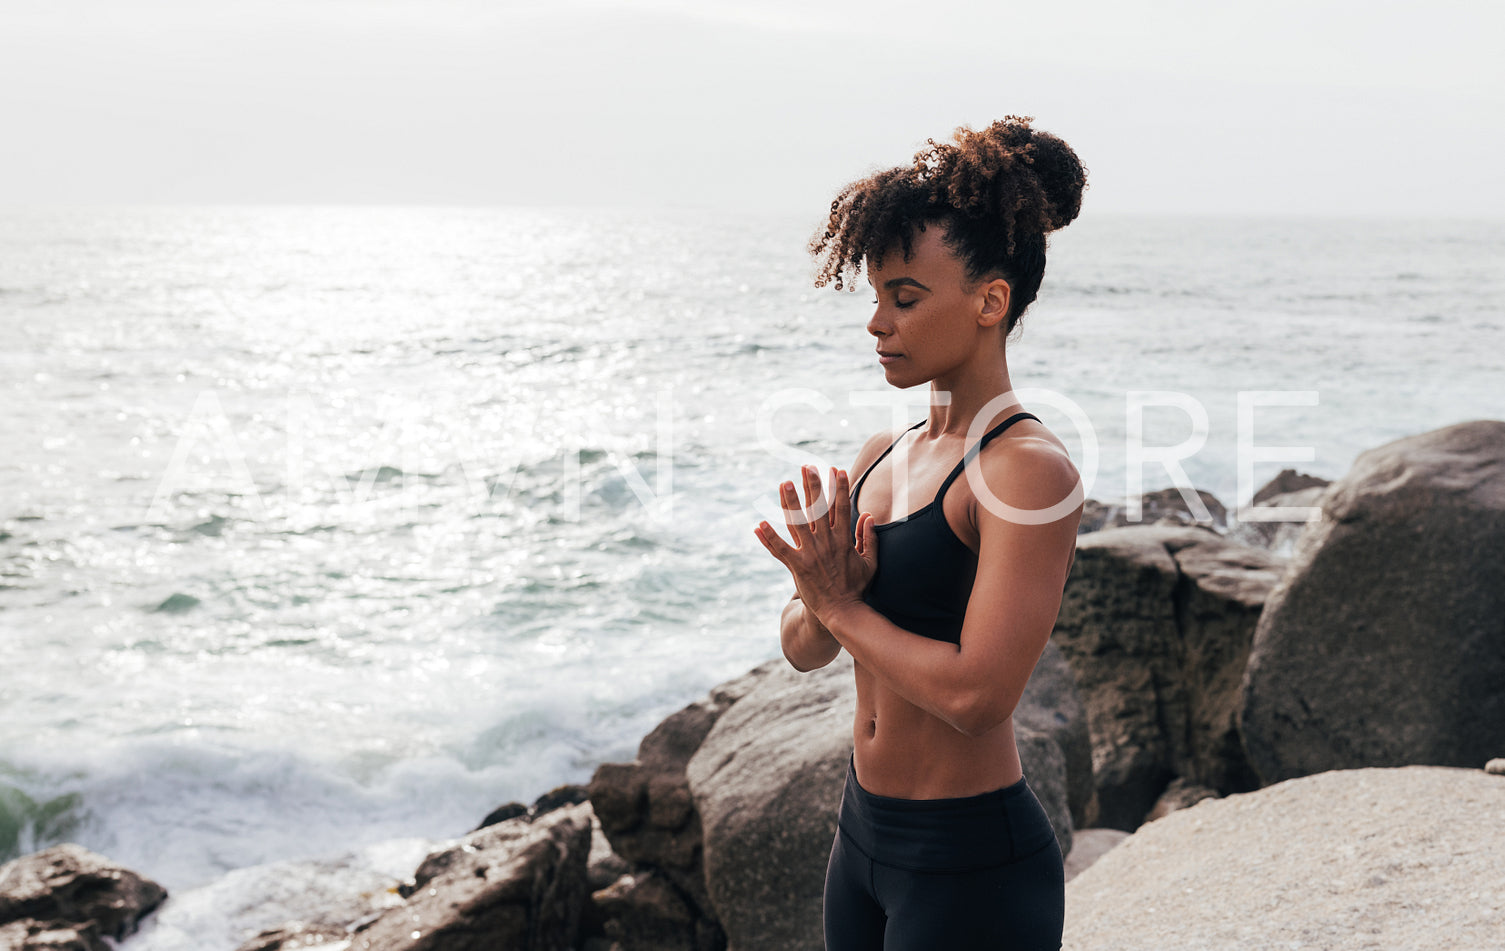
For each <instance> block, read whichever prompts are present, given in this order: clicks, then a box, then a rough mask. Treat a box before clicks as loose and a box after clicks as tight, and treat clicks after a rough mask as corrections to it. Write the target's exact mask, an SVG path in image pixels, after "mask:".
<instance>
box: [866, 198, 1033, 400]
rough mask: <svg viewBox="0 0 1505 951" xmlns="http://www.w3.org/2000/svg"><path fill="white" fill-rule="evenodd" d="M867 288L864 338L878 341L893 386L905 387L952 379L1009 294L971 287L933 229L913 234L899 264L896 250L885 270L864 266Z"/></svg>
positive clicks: (899, 253) (992, 284)
mask: <svg viewBox="0 0 1505 951" xmlns="http://www.w3.org/2000/svg"><path fill="white" fill-rule="evenodd" d="M868 283H870V284H872V286H873V290H874V291H875V293H876V295H877V297H876V300H875V301H874V303H876V304H877V308H876V309H875V310H874V311H873V316H872V319H870V320H869V321H868V322H867V330H868V333H870V334H872V335H873V336H874V337H877V338H878V345H877V350H878V354H879V362H881V363H882V364H883V371H884V375H885V376H886V377H887V379H888V382H889V383H891V384H893V385H894V386H897V387H900V388H901V389H902V388H905V387H910V386H915V385H916V384H919V383H926V382H929V381H930V380H933V379H935V378H937V377H945V376H949V375H950V374H951V372H952V371H954V370H955V369H957V368H958V367H960V366H961V365H962V364H963V363H965V362H967V360H968V359H972V358H975V357H976V356H977V353H978V347H979V345H980V344H981V343H982V342H983V341H982V340H981V339H980V338H981V337H982V336H990V335H987V334H986V333H985V329H986V328H987V327H989V326H992V325H994V324H996V323H997V322H998V318H997V317H996V316H990V308H996V307H997V306H998V301H997V300H996V299H994V300H991V301H990V299H989V298H990V290H989V289H990V288H993V290H992V291H991V295H992V297H994V298H996V297H998V296H999V294H1000V293H1001V294H1002V299H1003V300H1002V307H1003V308H1004V309H1007V306H1008V299H1007V292H1006V290H1005V291H1003V292H1000V291H998V289H997V288H996V287H995V285H1002V286H1003V287H1004V288H1007V284H1004V283H1003V282H1002V281H993V282H990V281H983V282H981V283H980V284H978V285H976V286H970V285H969V282H968V281H967V275H966V267H965V266H964V265H963V263H962V261H961V259H960V258H959V257H957V255H956V252H954V251H952V250H951V249H950V248H949V247H947V245H946V242H945V230H944V226H943V225H940V224H937V223H931V224H930V225H929V226H928V227H927V228H926V229H925V230H924V231H920V232H917V233H916V234H915V241H914V248H913V253H912V254H911V255H910V258H909V260H907V261H906V260H904V254H903V250H902V249H901V248H899V247H895V248H893V249H892V250H891V251H889V252H888V253H886V254H885V255H884V257H883V266H882V267H878V268H872V267H870V268H868Z"/></svg>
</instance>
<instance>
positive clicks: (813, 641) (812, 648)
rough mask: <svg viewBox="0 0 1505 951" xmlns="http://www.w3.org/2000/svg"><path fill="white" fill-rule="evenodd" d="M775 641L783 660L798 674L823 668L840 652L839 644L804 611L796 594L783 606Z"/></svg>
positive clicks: (812, 614) (803, 604)
mask: <svg viewBox="0 0 1505 951" xmlns="http://www.w3.org/2000/svg"><path fill="white" fill-rule="evenodd" d="M779 640H780V642H782V644H783V647H784V659H785V660H787V661H789V664H790V666H792V667H793V668H794V669H795V670H799V671H807V670H815V669H816V668H817V667H824V666H826V665H827V664H829V663H830V662H831V661H833V660H835V659H836V655H837V654H838V653H840V652H841V644H840V643H839V642H838V641H837V640H836V638H835V637H833V636H831V632H830V631H828V630H826V626H825V625H824V624H822V623H820V621H819V620H818V619H817V618H816V617H815V614H814V613H813V612H811V611H809V610H806V608H805V602H803V601H801V600H800V599H799V596H798V595H796V596H795V597H794V598H792V599H791V600H790V602H789V603H788V604H786V605H785V606H784V613H783V616H782V617H781V618H780V620H779Z"/></svg>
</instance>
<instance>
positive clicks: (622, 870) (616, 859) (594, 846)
mask: <svg viewBox="0 0 1505 951" xmlns="http://www.w3.org/2000/svg"><path fill="white" fill-rule="evenodd" d="M629 871H631V866H630V865H629V864H628V862H627V860H626V859H624V858H622V856H620V855H618V854H617V853H615V852H613V851H612V850H611V843H610V842H609V841H607V838H606V833H605V832H603V831H602V829H601V820H600V818H599V817H597V816H596V815H595V813H594V812H592V813H591V850H590V855H589V857H587V859H586V862H585V879H586V884H587V885H588V886H589V887H590V890H591V891H592V892H597V891H600V890H601V889H603V888H605V887H606V886H608V885H610V884H611V883H612V882H615V881H616V880H617V879H619V878H621V877H622V876H623V875H626V874H627V873H628V872H629Z"/></svg>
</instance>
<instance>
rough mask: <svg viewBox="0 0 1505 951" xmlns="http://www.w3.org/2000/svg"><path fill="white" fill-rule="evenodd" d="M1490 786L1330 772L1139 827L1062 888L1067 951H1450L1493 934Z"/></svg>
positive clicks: (1480, 777)
mask: <svg viewBox="0 0 1505 951" xmlns="http://www.w3.org/2000/svg"><path fill="white" fill-rule="evenodd" d="M1502 881H1505V783H1501V782H1500V781H1499V780H1497V779H1494V778H1493V777H1490V776H1486V775H1484V774H1483V773H1482V772H1480V771H1479V770H1477V769H1469V770H1463V769H1449V768H1441V767H1425V766H1410V767H1404V768H1399V769H1359V770H1341V771H1335V772H1328V773H1321V774H1317V775H1312V776H1307V777H1304V778H1301V779H1294V780H1289V781H1287V782H1282V783H1279V784H1277V785H1274V786H1270V787H1267V788H1265V789H1261V790H1258V791H1256V792H1250V793H1244V794H1239V795H1233V796H1229V797H1227V798H1226V799H1214V800H1207V801H1205V802H1201V803H1198V804H1197V805H1195V806H1193V807H1191V808H1190V809H1183V810H1181V811H1179V812H1175V813H1173V814H1171V815H1169V816H1167V817H1166V818H1164V819H1161V820H1160V821H1158V822H1153V823H1149V824H1147V825H1145V826H1144V827H1143V828H1141V829H1140V830H1139V831H1138V832H1136V833H1135V834H1134V835H1132V836H1130V837H1129V838H1128V839H1126V840H1125V841H1124V842H1123V843H1122V844H1120V845H1118V846H1117V847H1115V848H1114V849H1113V850H1112V851H1111V852H1109V853H1108V854H1107V855H1104V856H1103V857H1102V858H1101V859H1100V860H1098V861H1097V862H1096V863H1095V864H1093V865H1092V867H1091V868H1089V869H1087V870H1086V871H1085V872H1082V873H1081V874H1080V875H1078V876H1077V877H1076V878H1074V879H1072V880H1071V882H1070V883H1068V884H1067V886H1066V930H1065V935H1064V942H1063V947H1065V948H1069V949H1072V951H1206V949H1208V948H1238V949H1240V951H1275V949H1280V951H1286V949H1290V948H1310V949H1320V948H1326V949H1355V951H1358V949H1369V948H1375V949H1378V948H1405V949H1407V951H1443V949H1447V951H1453V949H1457V948H1495V947H1499V946H1500V938H1501V936H1502V935H1505V892H1502V891H1501V889H1500V888H1499V883H1500V882H1502Z"/></svg>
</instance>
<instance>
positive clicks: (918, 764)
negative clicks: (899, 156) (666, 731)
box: [755, 116, 1086, 951]
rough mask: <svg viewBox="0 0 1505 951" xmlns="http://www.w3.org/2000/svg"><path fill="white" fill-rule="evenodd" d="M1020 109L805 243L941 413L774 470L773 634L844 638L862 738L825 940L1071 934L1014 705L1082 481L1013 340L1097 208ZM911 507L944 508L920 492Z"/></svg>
mask: <svg viewBox="0 0 1505 951" xmlns="http://www.w3.org/2000/svg"><path fill="white" fill-rule="evenodd" d="M1030 121H1031V119H1030V118H1028V117H1016V116H1008V117H1007V118H1005V119H1003V120H1001V121H999V122H995V123H993V124H992V125H991V126H989V127H988V128H986V129H983V130H981V131H972V130H970V129H967V128H962V129H959V130H957V132H956V135H955V136H954V138H953V141H951V142H948V143H942V144H938V143H936V142H935V141H934V140H930V142H929V143H928V147H927V148H925V149H923V150H921V151H920V152H919V153H918V154H917V155H916V156H915V161H914V164H913V165H912V166H908V167H899V168H893V169H890V170H888V171H884V172H879V173H877V174H875V175H872V176H871V177H869V178H866V179H863V180H861V181H858V182H855V183H853V184H851V185H849V186H847V188H846V189H844V190H843V191H842V192H841V193H840V195H839V196H838V197H837V199H836V200H835V201H834V202H833V203H832V205H831V213H830V218H829V221H828V223H827V226H826V227H825V228H824V229H823V230H822V231H820V232H818V233H817V235H816V237H815V238H814V239H813V240H812V241H811V246H810V249H811V252H812V253H813V254H814V255H815V256H816V258H817V260H818V261H819V262H820V265H821V266H820V270H819V273H818V275H817V278H816V285H817V286H821V285H824V284H825V283H827V282H828V281H830V280H832V279H833V278H834V280H835V283H836V287H837V288H838V289H840V288H841V287H842V285H843V280H844V274H845V275H847V276H850V275H852V274H854V273H855V272H857V271H858V270H863V269H865V270H866V272H867V278H868V282H869V283H870V284H871V285H872V286H873V288H874V290H875V291H876V294H877V299H876V300H875V302H874V303H876V304H877V309H876V310H875V311H874V312H873V316H872V319H871V320H869V321H868V324H867V330H868V332H869V333H871V334H872V335H873V336H874V337H876V338H877V351H878V359H879V362H880V363H881V364H882V366H883V372H884V375H885V377H886V379H887V380H888V382H889V383H890V384H892V385H894V386H897V387H900V388H906V387H911V386H916V385H918V384H921V383H929V384H930V390H931V401H930V410H929V414H928V416H927V418H925V419H924V420H921V421H920V422H919V423H917V424H915V425H914V426H912V427H910V428H909V429H908V430H905V431H902V432H898V433H879V434H877V435H875V436H874V437H873V438H871V439H869V440H868V441H867V443H866V444H865V445H863V447H862V449H861V450H860V451H859V452H858V453H857V458H856V460H855V461H854V463H853V471H857V472H861V473H862V476H861V477H860V478H859V479H858V480H857V482H856V484H855V485H852V484H851V483H850V480H849V478H848V475H847V473H846V472H845V471H843V470H840V469H834V468H833V469H832V470H831V473H830V476H831V478H830V493H831V499H830V502H829V504H828V503H827V500H826V498H825V496H824V493H823V490H822V486H821V480H820V476H819V475H818V474H817V473H816V471H815V470H814V468H813V467H808V466H807V467H806V468H805V470H804V471H803V472H802V481H803V489H804V504H803V505H801V502H800V498H799V496H798V494H797V492H796V488H795V486H794V484H793V483H792V482H785V483H784V484H783V485H781V486H780V495H781V501H782V505H783V508H784V510H785V513H786V519H787V522H788V528H789V531H790V534H791V536H792V538H793V541H794V544H793V545H790V544H789V543H786V542H785V541H784V540H783V539H782V538H781V537H780V536H779V535H778V533H777V532H775V531H774V530H773V529H772V528H771V527H770V526H769V524H768V523H767V522H761V523H759V525H758V527H757V529H756V530H755V531H756V534H757V537H758V539H759V541H760V542H762V544H763V545H764V547H765V548H767V549H768V551H769V553H770V554H772V555H773V556H774V557H775V558H777V559H778V560H779V561H780V562H782V563H783V564H784V565H785V566H786V567H787V568H788V569H789V571H790V573H791V574H792V575H793V576H794V583H795V594H794V597H793V598H792V599H791V600H790V602H789V604H788V605H787V606H786V607H785V609H784V613H783V619H782V622H781V631H780V636H781V639H782V642H783V648H784V656H785V657H786V658H787V659H788V660H789V662H790V664H792V665H793V666H794V667H795V668H796V669H797V670H801V671H807V670H811V669H814V668H817V667H822V666H824V665H826V664H828V663H830V662H831V661H832V660H833V659H834V658H835V657H836V655H837V653H838V652H839V651H840V650H841V649H842V648H845V649H846V651H847V652H848V653H849V654H850V655H851V656H852V659H853V661H854V667H855V670H856V677H857V716H856V722H855V724H854V726H853V743H854V748H853V753H852V760H851V763H850V765H849V767H848V772H847V781H846V787H845V789H844V791H843V793H842V801H841V808H840V812H839V814H838V831H837V834H836V838H835V841H834V842H833V843H832V847H831V855H830V861H829V864H828V866H827V869H826V885H825V897H824V909H825V912H824V914H825V939H826V947H827V948H828V949H829V951H859V949H861V951H869V949H871V951H879V949H882V951H907V949H935V948H944V949H948V951H957V949H970V948H978V949H982V948H986V949H990V951H997V949H1036V948H1052V949H1055V948H1059V947H1060V942H1061V924H1062V911H1063V902H1064V891H1063V889H1064V876H1063V873H1062V864H1061V860H1062V856H1061V852H1060V848H1059V846H1058V845H1057V843H1056V838H1055V834H1054V832H1053V831H1052V829H1051V826H1050V821H1049V819H1048V818H1047V816H1046V814H1045V811H1044V810H1043V809H1042V808H1041V807H1040V803H1039V801H1038V800H1037V799H1036V798H1035V795H1034V793H1033V792H1032V791H1031V790H1030V788H1029V786H1028V784H1027V782H1026V780H1025V778H1024V772H1023V768H1022V766H1021V764H1020V761H1019V751H1018V749H1017V747H1016V745H1015V741H1014V729H1013V720H1012V716H1013V711H1014V707H1015V705H1016V704H1017V703H1018V702H1019V697H1020V695H1021V694H1022V692H1023V691H1024V686H1025V683H1026V682H1027V681H1028V680H1029V676H1030V673H1031V671H1033V669H1034V666H1035V663H1036V662H1037V661H1038V660H1039V657H1040V654H1041V652H1042V651H1043V650H1044V649H1045V644H1046V642H1047V641H1048V639H1049V637H1050V632H1051V628H1052V627H1053V626H1054V624H1055V620H1056V613H1057V611H1058V610H1059V609H1060V604H1061V589H1062V587H1063V586H1064V584H1065V582H1066V576H1067V574H1068V572H1069V571H1070V569H1071V562H1072V558H1073V556H1074V554H1075V550H1076V528H1077V522H1078V520H1079V519H1080V517H1081V512H1082V498H1083V495H1082V489H1081V483H1080V479H1079V477H1078V475H1077V472H1076V469H1075V467H1073V465H1072V463H1071V460H1070V458H1069V457H1068V456H1067V453H1066V450H1065V448H1064V447H1063V446H1062V445H1061V442H1060V441H1059V440H1058V439H1056V437H1055V436H1054V435H1052V434H1051V432H1050V431H1049V430H1048V429H1046V427H1045V426H1044V425H1043V424H1042V423H1041V422H1040V421H1039V419H1038V418H1036V417H1035V416H1033V415H1031V414H1029V413H1027V412H1020V409H1021V407H1020V406H1019V403H1018V401H1017V400H1015V399H1014V397H1013V384H1012V383H1011V382H1010V379H1009V370H1008V361H1007V351H1006V347H1005V341H1006V339H1007V338H1008V336H1009V334H1010V332H1011V331H1013V330H1014V328H1015V327H1017V326H1018V324H1019V318H1020V316H1021V315H1022V314H1023V312H1024V310H1025V308H1026V307H1028V306H1029V304H1030V302H1031V301H1033V300H1034V298H1035V294H1036V292H1037V290H1038V289H1039V286H1040V280H1041V276H1042V275H1043V274H1044V270H1045V247H1046V238H1045V235H1046V233H1048V232H1050V231H1053V230H1055V229H1057V228H1061V227H1064V226H1065V225H1066V224H1068V223H1069V222H1070V221H1071V220H1072V219H1074V218H1075V217H1076V215H1077V212H1078V211H1079V210H1080V207H1081V198H1082V189H1083V188H1084V187H1085V185H1086V173H1085V170H1084V169H1083V168H1082V165H1081V163H1080V162H1079V161H1078V159H1077V157H1076V154H1075V153H1074V152H1073V151H1072V150H1071V148H1070V147H1069V146H1068V145H1066V143H1065V142H1063V141H1061V140H1060V139H1059V138H1057V137H1055V136H1053V135H1050V134H1049V133H1045V132H1040V131H1036V130H1034V129H1032V128H1031V127H1030V125H1029V123H1030ZM910 499H914V500H918V501H921V502H928V503H929V504H925V505H922V506H921V507H919V508H918V509H916V508H914V506H913V505H912V504H911V502H910Z"/></svg>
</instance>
